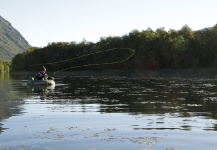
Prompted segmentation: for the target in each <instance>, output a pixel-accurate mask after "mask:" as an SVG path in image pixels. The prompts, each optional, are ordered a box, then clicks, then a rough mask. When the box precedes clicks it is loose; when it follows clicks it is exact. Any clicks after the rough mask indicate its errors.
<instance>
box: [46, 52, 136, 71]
mask: <svg viewBox="0 0 217 150" xmlns="http://www.w3.org/2000/svg"><path fill="white" fill-rule="evenodd" d="M118 49H122V50H130V52H131V54H130V55H129V56H128V57H126V58H122V59H120V60H116V61H113V62H105V63H92V64H87V65H78V66H73V67H69V68H65V69H60V70H57V71H55V72H54V75H55V73H57V72H61V71H65V70H70V69H75V68H81V67H89V66H99V65H112V64H117V63H122V62H125V61H127V60H129V59H130V58H131V57H133V56H134V54H135V50H133V49H131V48H113V49H108V50H102V51H98V52H93V53H89V54H85V55H82V56H78V57H74V58H72V59H67V60H63V61H58V62H53V63H46V64H54V63H62V62H66V61H72V60H75V59H80V58H82V57H86V56H90V55H95V54H100V53H105V52H109V51H114V50H118Z"/></svg>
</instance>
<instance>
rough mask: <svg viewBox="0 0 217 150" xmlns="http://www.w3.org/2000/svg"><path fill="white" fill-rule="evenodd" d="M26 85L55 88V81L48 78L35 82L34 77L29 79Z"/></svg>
mask: <svg viewBox="0 0 217 150" xmlns="http://www.w3.org/2000/svg"><path fill="white" fill-rule="evenodd" d="M27 85H34V86H51V85H52V86H55V81H54V78H53V77H48V78H47V79H43V80H39V81H37V80H35V79H34V77H29V79H28V81H27Z"/></svg>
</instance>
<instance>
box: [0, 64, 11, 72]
mask: <svg viewBox="0 0 217 150" xmlns="http://www.w3.org/2000/svg"><path fill="white" fill-rule="evenodd" d="M10 66H11V63H10V62H0V72H9V71H10Z"/></svg>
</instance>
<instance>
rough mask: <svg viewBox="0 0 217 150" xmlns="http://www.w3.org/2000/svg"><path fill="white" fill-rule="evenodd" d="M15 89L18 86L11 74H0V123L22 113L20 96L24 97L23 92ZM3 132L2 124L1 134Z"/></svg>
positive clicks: (0, 127) (0, 126)
mask: <svg viewBox="0 0 217 150" xmlns="http://www.w3.org/2000/svg"><path fill="white" fill-rule="evenodd" d="M14 87H18V86H17V85H16V83H15V82H13V81H12V79H11V76H10V74H9V73H0V122H1V121H2V120H4V119H7V118H9V117H11V116H13V115H17V114H20V113H21V108H20V107H19V106H20V104H21V103H22V101H20V94H21V95H23V92H19V91H17V90H16V89H15V88H14ZM18 89H19V88H18ZM3 130H4V128H2V124H1V123H0V133H1V132H2V131H3Z"/></svg>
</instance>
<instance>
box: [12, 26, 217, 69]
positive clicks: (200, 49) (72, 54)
mask: <svg viewBox="0 0 217 150" xmlns="http://www.w3.org/2000/svg"><path fill="white" fill-rule="evenodd" d="M114 48H115V49H114ZM125 48H130V49H133V50H134V51H135V54H134V55H133V56H132V57H130V58H129V59H127V60H126V61H122V62H120V63H114V64H113V63H112V62H117V61H120V60H123V59H125V58H127V57H129V55H131V54H130V51H129V50H128V49H125ZM109 49H114V50H110V51H106V50H109ZM102 51H105V52H102ZM97 52H102V53H97ZM89 54H92V55H89ZM81 56H82V57H81ZM55 62H56V63H55ZM89 64H98V65H89ZM105 64H106V65H105ZM41 65H44V66H46V68H47V69H49V70H50V71H58V70H69V71H70V70H71V69H72V68H73V69H76V70H132V69H135V70H158V69H166V68H168V69H187V68H214V67H217V24H216V25H215V26H213V27H210V28H204V29H202V30H198V31H192V29H191V28H190V27H189V26H187V25H185V26H183V27H182V28H181V29H180V30H174V29H170V30H168V31H166V30H165V29H164V28H158V29H156V30H155V31H153V30H152V29H151V28H148V29H146V30H142V31H139V30H133V31H131V32H130V33H128V34H125V35H123V36H109V37H101V38H100V40H99V41H98V42H96V43H93V42H88V41H86V40H85V39H84V40H83V41H82V42H79V43H76V42H53V43H49V44H48V45H47V46H45V47H42V48H37V47H32V48H28V49H27V50H26V51H25V52H23V53H19V54H17V55H16V56H15V57H14V58H13V59H12V63H11V69H12V71H21V70H27V71H30V70H38V69H39V68H40V66H41ZM67 68H68V69H67Z"/></svg>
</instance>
